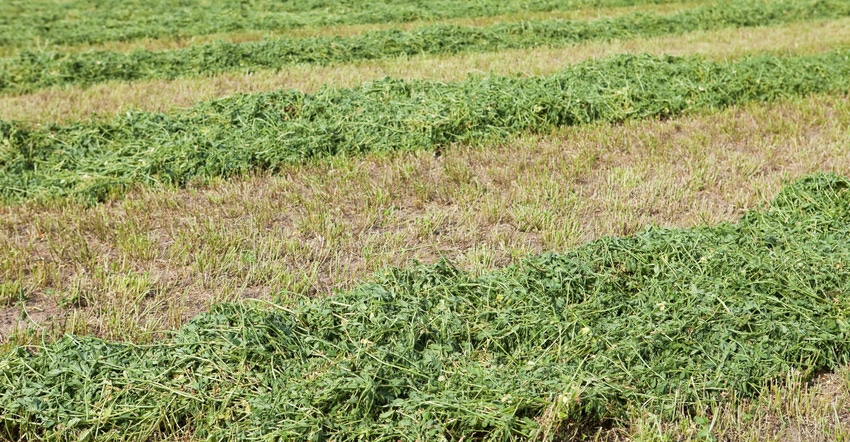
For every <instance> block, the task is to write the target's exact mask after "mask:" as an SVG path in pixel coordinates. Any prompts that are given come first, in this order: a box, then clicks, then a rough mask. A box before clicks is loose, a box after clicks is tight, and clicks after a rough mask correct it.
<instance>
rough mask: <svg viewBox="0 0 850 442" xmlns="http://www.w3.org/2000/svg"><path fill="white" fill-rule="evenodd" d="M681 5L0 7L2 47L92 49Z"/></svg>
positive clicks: (344, 0)
mask: <svg viewBox="0 0 850 442" xmlns="http://www.w3.org/2000/svg"><path fill="white" fill-rule="evenodd" d="M675 1H681V0H666V1H665V0H370V1H368V2H364V1H354V0H298V1H277V0H247V1H245V0H243V1H210V0H71V1H67V0H34V1H32V0H5V1H3V2H2V3H0V46H2V47H15V48H28V47H30V46H32V45H34V44H39V43H41V44H45V43H50V44H58V45H70V44H91V43H102V42H107V41H126V40H133V39H139V38H161V37H191V36H196V35H204V34H215V33H220V32H236V31H250V30H284V29H293V28H299V27H304V26H331V25H351V24H366V23H392V22H409V21H417V20H442V19H450V18H462V17H486V16H493V15H501V14H510V13H516V12H527V11H539V12H546V11H567V10H572V9H579V8H589V7H611V6H632V5H640V4H652V3H668V2H675Z"/></svg>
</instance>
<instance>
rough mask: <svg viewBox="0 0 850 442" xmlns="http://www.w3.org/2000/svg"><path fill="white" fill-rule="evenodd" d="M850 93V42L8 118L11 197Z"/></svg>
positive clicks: (3, 142) (5, 185)
mask: <svg viewBox="0 0 850 442" xmlns="http://www.w3.org/2000/svg"><path fill="white" fill-rule="evenodd" d="M848 90H850V53H848V52H846V51H837V52H831V53H827V54H823V55H818V56H811V57H767V56H760V57H752V58H747V59H743V60H741V61H737V62H729V63H714V62H709V61H705V60H701V59H698V58H679V57H653V56H647V55H622V56H615V57H609V58H605V59H602V60H598V61H590V62H586V63H582V64H579V65H575V66H571V67H569V68H568V69H566V70H565V71H563V72H561V73H559V74H556V75H553V76H549V77H539V78H515V77H499V76H491V77H470V78H469V79H467V80H464V81H459V82H454V83H440V82H433V81H401V80H390V79H387V80H381V81H377V82H373V83H367V84H365V85H363V86H361V87H358V88H354V89H325V90H322V91H320V92H319V93H316V94H303V93H299V92H296V91H279V92H273V93H263V94H252V95H238V96H234V97H230V98H226V99H221V100H216V101H212V102H207V103H202V104H200V105H198V106H196V107H194V108H192V109H188V110H185V111H179V112H175V113H171V114H162V113H150V112H129V113H127V114H126V115H123V116H119V117H116V118H115V119H114V120H112V121H109V122H93V123H92V122H89V123H72V124H68V125H61V126H60V125H53V126H46V127H36V128H32V127H29V126H27V125H23V124H17V123H9V122H2V121H0V198H2V199H4V200H6V201H20V200H26V199H51V198H56V197H64V196H71V197H74V198H81V199H85V200H88V201H92V202H95V201H103V200H105V199H108V198H110V197H111V196H112V195H114V194H116V193H119V192H121V191H122V190H123V189H125V188H127V187H128V186H136V185H163V184H165V185H178V186H179V185H183V184H185V183H187V182H188V181H189V180H191V179H193V178H206V177H228V176H232V175H235V174H242V173H245V172H248V171H251V170H256V169H272V170H273V169H275V168H276V167H279V166H280V165H282V164H286V163H292V162H299V161H303V160H305V159H309V158H316V157H326V156H330V155H355V154H360V153H363V152H369V151H399V150H411V149H432V148H434V147H435V146H440V145H446V144H450V143H456V142H475V143H477V142H484V141H487V140H492V139H494V138H497V137H504V136H508V135H510V134H515V133H518V132H521V131H547V130H550V129H551V128H553V127H558V126H572V125H580V124H587V123H593V122H616V121H622V120H625V119H631V118H666V117H670V116H673V115H678V114H681V113H683V112H688V111H694V110H699V109H719V108H723V107H726V106H730V105H734V104H741V103H746V102H750V101H767V100H774V99H778V98H785V97H795V96H801V95H804V94H809V93H814V92H842V91H843V92H846V91H848Z"/></svg>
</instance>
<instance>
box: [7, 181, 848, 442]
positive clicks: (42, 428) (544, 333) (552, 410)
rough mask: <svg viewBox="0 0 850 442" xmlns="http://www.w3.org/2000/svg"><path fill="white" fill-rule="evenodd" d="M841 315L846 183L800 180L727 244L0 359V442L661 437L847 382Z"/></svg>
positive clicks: (537, 262)
mask: <svg viewBox="0 0 850 442" xmlns="http://www.w3.org/2000/svg"><path fill="white" fill-rule="evenodd" d="M848 312H850V180H848V179H847V178H844V177H840V176H836V175H833V174H819V175H813V176H809V177H806V178H803V179H801V180H799V181H797V182H794V183H792V184H790V185H788V186H786V187H785V188H784V189H783V190H782V191H781V193H780V194H779V195H778V196H777V197H776V199H775V201H774V202H773V203H772V205H771V207H770V208H769V209H767V210H765V211H763V212H758V211H753V212H749V213H747V214H745V215H744V216H743V217H742V218H741V220H740V221H739V222H738V223H737V224H721V225H718V226H715V227H696V228H692V229H682V230H668V229H658V228H648V229H646V230H644V231H642V232H640V233H638V234H636V235H634V236H631V237H625V238H606V239H601V240H598V241H595V242H591V243H589V244H586V245H584V246H581V247H578V248H576V249H574V250H569V251H566V252H563V253H549V254H543V255H540V256H535V257H530V258H528V259H527V260H526V261H525V262H524V263H522V264H520V265H517V266H514V267H509V268H505V269H502V270H499V271H496V272H493V273H489V274H485V275H483V276H480V277H473V276H470V275H469V274H467V273H465V272H463V271H461V270H458V269H456V268H454V267H452V266H451V265H449V264H447V263H445V262H442V263H438V264H437V265H433V266H426V265H418V266H414V267H411V268H407V269H396V270H391V271H388V272H387V273H385V274H383V275H379V276H378V277H376V280H375V281H374V282H373V283H369V284H364V285H362V286H360V287H358V288H356V289H354V290H351V291H349V292H343V293H337V294H334V295H330V296H327V297H321V298H314V299H303V300H301V301H298V302H296V303H295V305H292V306H290V307H288V308H287V307H280V306H278V307H276V308H269V307H266V306H262V307H260V306H258V305H245V304H243V305H233V304H224V305H218V306H216V307H215V308H213V309H212V311H210V312H208V313H204V314H201V315H200V316H198V317H196V318H195V319H194V320H192V321H191V322H189V323H188V324H187V325H185V326H184V327H182V328H181V329H180V330H179V331H176V332H175V334H174V335H173V337H172V338H170V339H168V340H165V341H161V342H157V343H154V344H151V345H146V346H137V345H133V344H126V343H116V342H106V341H103V340H100V339H96V338H90V337H79V336H71V335H67V336H65V337H64V338H62V339H61V340H59V341H57V342H55V343H53V344H49V345H46V346H44V347H42V348H38V349H35V351H32V350H31V349H26V348H17V349H13V350H12V351H11V352H10V353H8V354H6V355H3V356H0V437H7V438H9V439H10V440H36V439H38V440H41V439H42V438H46V439H50V440H52V439H54V438H55V439H57V440H58V439H61V440H71V439H74V440H78V439H96V440H113V439H114V440H150V439H151V438H152V436H157V437H162V435H169V434H179V433H180V432H181V431H185V432H188V436H190V437H189V438H197V439H215V440H225V439H226V440H336V441H355V440H437V441H438V440H469V439H475V440H499V441H503V440H512V439H511V438H513V437H516V438H519V439H523V440H524V439H526V438H530V437H533V436H535V435H537V436H539V435H541V434H550V435H551V434H553V433H554V432H555V431H556V430H557V429H558V428H559V427H560V426H562V425H564V424H570V423H571V424H581V423H587V422H597V423H598V422H602V421H606V420H611V419H613V420H615V421H616V420H617V419H621V418H623V417H624V416H626V415H627V414H628V412H629V410H634V409H639V410H640V412H641V413H642V414H644V413H647V412H649V413H658V414H659V415H661V416H667V418H670V419H673V418H676V417H681V416H682V412H684V413H685V414H688V413H690V412H693V411H696V410H703V408H698V407H710V406H711V405H712V404H716V403H717V402H719V401H723V400H729V399H730V398H738V399H740V398H745V397H752V396H754V395H757V394H758V393H759V392H760V391H761V389H762V388H763V387H765V386H766V385H767V384H768V383H770V382H774V381H780V380H782V379H784V378H785V376H787V375H788V373H789V372H790V371H796V372H798V373H803V375H804V378H807V377H808V376H810V375H812V374H813V373H815V372H818V371H822V370H830V369H834V368H836V367H838V366H839V365H841V364H846V363H847V362H850V345H848V343H850V322H848V321H850V316H848V315H850V313H848ZM609 422H610V421H609ZM185 435H186V434H184V436H185Z"/></svg>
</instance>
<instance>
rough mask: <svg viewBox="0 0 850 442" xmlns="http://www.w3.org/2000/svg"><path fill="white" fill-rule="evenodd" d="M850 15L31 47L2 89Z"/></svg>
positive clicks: (644, 19) (744, 2) (839, 5)
mask: <svg viewBox="0 0 850 442" xmlns="http://www.w3.org/2000/svg"><path fill="white" fill-rule="evenodd" d="M846 16H850V2H847V1H844V0H808V1H802V2H801V1H799V0H784V1H775V2H763V1H760V0H737V1H733V2H728V3H721V4H715V5H710V6H704V7H698V8H694V9H689V10H686V11H682V12H679V13H675V14H670V15H664V14H642V13H641V14H630V15H626V16H622V17H617V18H606V19H598V20H591V21H560V20H554V21H536V22H521V23H503V24H497V25H491V26H484V27H460V26H448V25H431V26H426V27H422V28H419V29H415V30H411V31H401V30H381V31H374V32H368V33H365V34H362V35H357V36H350V37H316V38H280V39H273V40H264V41H259V42H251V43H227V42H222V41H218V42H214V43H210V44H204V45H197V46H191V47H188V48H184V49H175V50H167V51H145V50H139V51H135V52H131V53H121V52H110V51H95V52H83V53H62V52H30V51H25V52H22V53H20V54H19V55H17V56H16V57H12V58H7V59H3V61H0V92H7V93H25V92H31V91H34V90H36V89H40V88H45V87H49V86H56V85H64V84H81V85H90V84H94V83H100V82H105V81H110V80H122V81H129V80H142V79H173V78H177V77H182V76H192V75H210V74H215V73H221V72H227V71H252V70H257V69H280V68H283V67H285V66H287V65H292V64H295V63H308V64H329V63H351V62H355V61H358V60H373V59H382V58H391V57H398V56H411V55H419V54H432V55H433V54H456V53H460V52H485V51H499V50H505V49H523V48H533V47H538V46H564V45H570V44H575V43H578V42H583V41H591V40H597V41H598V40H610V39H618V38H619V39H622V38H634V37H652V36H660V35H670V34H677V33H685V32H690V31H696V30H707V29H717V28H724V27H742V26H765V25H775V24H782V23H788V22H797V21H803V20H812V19H828V18H840V17H846Z"/></svg>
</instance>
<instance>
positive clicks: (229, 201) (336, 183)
mask: <svg viewBox="0 0 850 442" xmlns="http://www.w3.org/2000/svg"><path fill="white" fill-rule="evenodd" d="M848 127H850V104H848V101H847V100H846V98H845V97H825V96H815V97H810V98H805V99H799V100H795V101H791V102H782V103H777V104H772V105H769V106H764V105H758V104H754V105H749V106H745V107H743V108H733V109H731V110H727V111H724V112H722V113H720V114H717V115H694V116H689V117H681V118H675V119H671V120H668V121H663V122H658V121H653V122H647V121H644V122H627V123H624V124H622V125H615V126H609V125H600V126H589V127H582V128H571V129H564V130H560V131H557V132H555V133H553V134H551V135H548V136H528V135H523V136H519V137H515V138H512V139H509V140H505V142H504V143H503V144H501V145H498V146H494V147H490V148H468V147H463V146H454V147H452V148H449V149H447V150H445V151H444V152H443V154H442V155H441V156H439V157H435V156H434V154H433V153H429V152H419V153H406V154H397V155H383V156H382V155H378V156H375V155H370V156H366V157H362V158H350V159H345V158H336V159H330V160H325V161H321V162H317V163H315V164H312V165H295V166H288V167H284V168H283V169H282V170H281V171H280V173H278V174H275V175H258V176H251V177H244V178H238V179H232V180H228V181H217V182H214V183H212V184H204V185H201V184H196V185H192V186H190V188H188V189H185V190H168V189H164V190H149V191H137V192H136V193H133V194H131V195H129V196H127V197H126V198H124V199H121V200H117V201H113V202H110V203H107V204H103V205H99V206H96V207H93V208H86V207H84V206H82V205H77V204H74V203H70V202H66V203H63V204H58V205H52V206H50V207H44V206H37V205H24V206H10V207H4V208H2V209H0V211H2V212H0V215H2V216H0V232H3V234H2V235H0V263H2V268H0V277H2V279H4V280H5V281H11V282H12V283H15V284H20V287H21V291H20V292H19V294H17V295H15V296H18V297H20V299H22V300H23V302H20V301H16V300H12V301H7V303H8V304H9V305H10V306H8V307H5V308H4V309H3V310H2V313H0V321H2V322H0V323H2V326H3V329H2V331H0V332H2V333H3V334H4V335H5V336H8V335H9V333H10V332H11V331H12V330H13V329H15V328H25V329H26V328H29V329H30V330H32V332H35V333H40V331H42V330H43V328H42V327H47V329H48V330H52V331H54V332H56V333H61V332H64V331H76V332H81V333H88V334H95V335H98V336H104V337H109V338H122V339H133V340H142V341H144V340H147V339H149V337H146V336H147V335H146V334H145V333H146V332H152V331H156V330H165V329H173V328H175V327H177V326H178V325H180V324H181V323H182V322H183V321H184V320H185V319H186V318H188V317H190V316H192V315H194V314H195V313H197V312H198V311H201V310H203V309H205V308H207V307H208V306H209V305H210V304H212V303H215V302H220V301H232V300H239V299H242V298H244V297H260V298H267V299H268V298H273V297H283V298H286V297H288V296H289V295H290V294H292V293H307V294H315V295H320V294H323V293H327V292H328V291H330V290H333V289H336V288H345V287H350V286H351V285H352V284H353V283H354V282H356V281H359V280H362V278H364V277H367V276H368V275H369V274H371V273H373V272H375V271H377V270H380V269H383V268H385V267H387V266H394V265H404V264H405V263H407V262H409V261H410V260H411V259H418V260H422V261H426V262H432V261H434V260H436V259H437V258H438V257H440V256H445V257H448V258H450V259H451V260H453V261H455V262H457V263H458V265H459V266H461V267H462V268H466V269H472V270H473V271H483V270H487V269H492V268H495V267H500V266H503V265H506V264H510V263H513V262H515V261H516V260H517V259H518V258H520V257H523V256H526V255H528V254H529V253H535V252H539V251H542V250H552V249H556V250H558V249H564V248H566V247H570V246H572V245H575V244H578V243H581V242H584V241H587V240H589V239H593V238H598V237H600V236H604V235H625V234H629V233H632V232H634V231H636V230H637V229H640V228H642V227H643V226H645V225H647V224H659V225H668V226H687V225H693V224H697V223H716V222H719V221H721V220H726V219H733V218H735V217H737V216H738V215H740V213H741V211H742V210H744V209H747V208H752V207H755V206H758V205H759V204H761V203H763V202H766V201H769V200H770V199H771V198H772V196H773V195H774V193H775V192H776V191H777V190H778V188H779V185H780V184H781V182H782V181H783V180H788V179H792V178H794V177H797V176H800V175H802V174H804V173H809V172H812V171H816V170H832V171H836V172H839V173H844V174H848V173H850V152H848V146H849V145H850V143H848V142H850V138H848V133H850V132H848ZM16 293H18V292H16Z"/></svg>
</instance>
